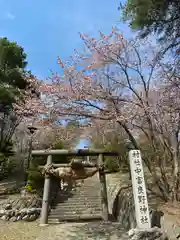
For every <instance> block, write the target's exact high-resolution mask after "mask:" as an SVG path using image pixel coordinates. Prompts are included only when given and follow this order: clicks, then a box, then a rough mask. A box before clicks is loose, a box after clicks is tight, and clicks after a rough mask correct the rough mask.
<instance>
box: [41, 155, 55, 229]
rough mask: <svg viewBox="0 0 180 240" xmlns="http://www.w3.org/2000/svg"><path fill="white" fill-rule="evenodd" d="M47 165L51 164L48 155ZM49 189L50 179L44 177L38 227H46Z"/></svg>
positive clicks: (47, 176) (50, 157)
mask: <svg viewBox="0 0 180 240" xmlns="http://www.w3.org/2000/svg"><path fill="white" fill-rule="evenodd" d="M49 164H52V156H51V155H49V156H48V157H47V165H49ZM50 188H51V178H50V176H49V175H45V180H44V192H43V201H42V209H41V218H40V226H46V225H48V214H49V194H50Z"/></svg>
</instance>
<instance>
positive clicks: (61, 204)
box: [56, 199, 101, 208]
mask: <svg viewBox="0 0 180 240" xmlns="http://www.w3.org/2000/svg"><path fill="white" fill-rule="evenodd" d="M71 201H74V200H73V199H71ZM62 206H63V207H67V208H68V207H70V208H71V207H74V206H76V207H81V206H85V207H95V206H101V202H100V201H93V202H84V201H82V202H75V203H73V204H72V202H64V203H57V204H56V208H57V207H62Z"/></svg>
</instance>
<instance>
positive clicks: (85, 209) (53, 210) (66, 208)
mask: <svg viewBox="0 0 180 240" xmlns="http://www.w3.org/2000/svg"><path fill="white" fill-rule="evenodd" d="M87 209H88V210H89V211H90V210H91V211H101V209H102V208H101V207H100V206H95V207H88V208H87V207H83V206H81V207H76V206H74V207H69V208H68V207H64V206H62V207H56V208H55V209H51V213H56V212H62V211H63V212H74V211H87Z"/></svg>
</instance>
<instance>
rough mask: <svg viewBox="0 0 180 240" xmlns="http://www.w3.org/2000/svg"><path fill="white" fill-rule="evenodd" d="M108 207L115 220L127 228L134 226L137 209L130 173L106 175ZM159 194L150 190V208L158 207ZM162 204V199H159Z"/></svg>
mask: <svg viewBox="0 0 180 240" xmlns="http://www.w3.org/2000/svg"><path fill="white" fill-rule="evenodd" d="M106 184H107V195H108V208H109V213H110V214H111V215H112V216H113V218H114V219H115V220H117V221H118V222H119V223H121V224H122V227H123V228H125V229H126V230H129V229H130V228H134V227H135V225H136V221H135V209H134V199H133V192H132V186H131V181H130V180H129V179H128V174H123V173H113V174H107V175H106ZM157 200H158V199H157V196H156V197H154V196H153V195H152V194H151V193H149V192H148V203H149V207H150V209H155V208H156V207H157ZM159 204H160V201H159Z"/></svg>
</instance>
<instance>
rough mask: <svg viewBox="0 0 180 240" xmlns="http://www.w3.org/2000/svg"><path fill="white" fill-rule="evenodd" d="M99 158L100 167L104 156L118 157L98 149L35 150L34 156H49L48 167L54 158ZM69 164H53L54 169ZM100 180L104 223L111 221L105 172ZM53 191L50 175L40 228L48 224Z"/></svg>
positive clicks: (113, 153) (45, 190) (45, 182)
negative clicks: (54, 156)
mask: <svg viewBox="0 0 180 240" xmlns="http://www.w3.org/2000/svg"><path fill="white" fill-rule="evenodd" d="M53 155H59V156H62V155H64V156H97V160H98V161H97V162H98V165H102V164H103V163H104V156H118V153H117V152H112V151H105V150H98V149H73V150H65V149H61V150H60V149H59V150H33V151H32V156H47V163H46V165H51V164H53V162H52V156H53ZM68 166H70V165H69V164H53V167H68ZM85 167H94V166H92V165H91V166H90V165H88V164H87V165H85ZM99 180H100V185H101V190H100V191H101V206H102V218H103V220H104V221H108V220H109V212H108V198H107V189H106V176H105V172H104V170H100V171H99ZM50 190H51V177H50V176H49V175H47V174H46V175H45V181H44V192H43V201H42V209H41V217H40V226H44V225H47V224H48V213H49V196H50Z"/></svg>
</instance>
